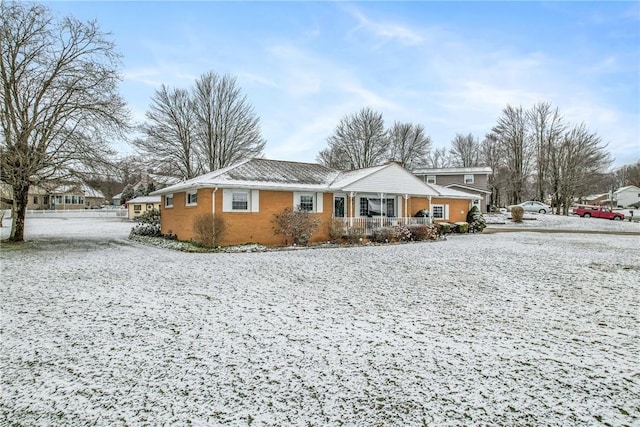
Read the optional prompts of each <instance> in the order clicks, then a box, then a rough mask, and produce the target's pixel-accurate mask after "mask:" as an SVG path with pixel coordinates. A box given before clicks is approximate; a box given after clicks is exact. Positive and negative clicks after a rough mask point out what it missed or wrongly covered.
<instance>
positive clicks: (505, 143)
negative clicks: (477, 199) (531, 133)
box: [491, 105, 532, 204]
mask: <svg viewBox="0 0 640 427" xmlns="http://www.w3.org/2000/svg"><path fill="white" fill-rule="evenodd" d="M491 132H492V133H493V134H494V135H495V137H496V141H497V143H498V147H499V148H500V153H501V157H502V158H503V160H504V166H505V167H506V169H507V170H508V171H509V175H510V176H509V187H510V188H509V193H508V202H509V203H510V204H516V203H520V202H521V201H522V196H523V193H524V189H525V184H526V181H527V178H528V176H529V173H530V168H531V162H532V152H531V144H530V138H529V137H528V135H527V118H526V114H525V113H524V111H523V109H522V107H513V106H511V105H507V107H505V108H504V109H503V110H502V115H501V116H500V117H499V118H498V123H497V125H496V126H494V127H493V129H492V130H491Z"/></svg>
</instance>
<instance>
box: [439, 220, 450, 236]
mask: <svg viewBox="0 0 640 427" xmlns="http://www.w3.org/2000/svg"><path fill="white" fill-rule="evenodd" d="M438 228H439V229H440V234H449V233H451V224H449V223H448V222H439V223H438Z"/></svg>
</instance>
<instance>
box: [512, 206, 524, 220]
mask: <svg viewBox="0 0 640 427" xmlns="http://www.w3.org/2000/svg"><path fill="white" fill-rule="evenodd" d="M522 218H524V208H523V207H522V206H514V207H512V208H511V220H512V221H514V222H522Z"/></svg>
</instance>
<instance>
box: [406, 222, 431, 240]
mask: <svg viewBox="0 0 640 427" xmlns="http://www.w3.org/2000/svg"><path fill="white" fill-rule="evenodd" d="M407 229H408V230H409V232H410V233H411V240H413V241H415V242H420V241H422V240H435V239H436V238H437V236H438V227H436V226H435V225H428V224H414V225H409V226H407Z"/></svg>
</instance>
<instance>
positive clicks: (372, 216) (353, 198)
mask: <svg viewBox="0 0 640 427" xmlns="http://www.w3.org/2000/svg"><path fill="white" fill-rule="evenodd" d="M333 219H334V221H336V222H342V224H343V226H344V227H345V230H347V229H349V228H355V229H359V230H361V231H363V232H364V234H365V235H369V234H371V232H372V230H374V229H377V228H384V227H393V226H408V225H415V224H432V222H433V212H432V203H431V196H413V195H409V194H402V195H400V194H388V193H355V192H351V193H336V194H334V196H333Z"/></svg>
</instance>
